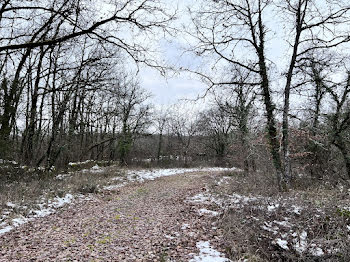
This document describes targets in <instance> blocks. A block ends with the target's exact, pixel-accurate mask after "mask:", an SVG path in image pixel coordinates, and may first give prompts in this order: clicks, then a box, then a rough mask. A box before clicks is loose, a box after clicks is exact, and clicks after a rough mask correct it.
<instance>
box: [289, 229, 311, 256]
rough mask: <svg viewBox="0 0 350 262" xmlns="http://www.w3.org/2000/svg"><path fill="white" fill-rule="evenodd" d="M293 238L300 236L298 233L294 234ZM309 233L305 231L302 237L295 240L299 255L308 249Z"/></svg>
mask: <svg viewBox="0 0 350 262" xmlns="http://www.w3.org/2000/svg"><path fill="white" fill-rule="evenodd" d="M292 236H294V237H297V236H298V234H297V233H295V232H294V233H293V234H292ZM306 239H307V232H306V231H303V232H302V233H301V234H300V236H299V237H298V238H296V239H294V241H295V242H296V243H295V250H296V251H297V252H298V253H303V252H304V251H305V250H306V248H307V240H306Z"/></svg>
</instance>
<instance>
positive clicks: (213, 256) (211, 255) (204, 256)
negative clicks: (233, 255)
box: [189, 241, 231, 262]
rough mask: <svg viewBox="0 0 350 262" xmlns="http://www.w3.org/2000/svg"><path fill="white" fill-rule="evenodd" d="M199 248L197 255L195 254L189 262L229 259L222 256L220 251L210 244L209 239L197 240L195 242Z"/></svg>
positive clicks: (211, 261)
mask: <svg viewBox="0 0 350 262" xmlns="http://www.w3.org/2000/svg"><path fill="white" fill-rule="evenodd" d="M196 246H197V248H198V249H199V255H198V256H195V257H194V258H193V259H191V260H190V261H189V262H200V261H201V262H229V261H231V260H230V259H227V258H225V257H224V255H223V254H222V253H220V252H219V251H217V250H215V249H214V248H212V247H211V246H210V242H209V241H199V242H197V244H196Z"/></svg>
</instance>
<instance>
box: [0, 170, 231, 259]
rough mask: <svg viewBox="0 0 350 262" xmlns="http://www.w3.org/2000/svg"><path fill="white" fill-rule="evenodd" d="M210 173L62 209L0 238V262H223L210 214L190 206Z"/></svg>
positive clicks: (129, 188) (202, 206) (131, 187)
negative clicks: (191, 261)
mask: <svg viewBox="0 0 350 262" xmlns="http://www.w3.org/2000/svg"><path fill="white" fill-rule="evenodd" d="M217 173H218V172H190V173H185V174H180V175H173V176H167V177H161V178H158V179H156V180H152V181H145V182H134V183H131V184H127V185H125V186H123V187H119V188H118V187H116V188H115V189H112V190H108V191H103V192H101V193H99V194H96V195H94V197H91V198H90V199H89V200H84V201H77V202H76V203H73V204H71V205H66V206H64V207H61V208H60V210H59V211H58V212H56V213H54V214H51V215H49V216H46V217H43V218H37V219H35V220H32V221H29V222H28V223H25V224H24V225H22V226H19V227H16V228H15V229H13V230H11V231H10V232H8V233H6V234H4V235H2V236H0V247H1V248H0V261H189V260H190V259H193V261H206V260H205V259H209V260H207V261H226V259H224V258H223V257H224V255H223V254H221V253H220V252H223V251H224V250H222V249H221V248H220V247H222V246H223V245H222V243H221V242H220V241H221V239H222V238H221V237H220V236H222V231H221V230H220V229H218V228H217V227H216V225H215V220H216V219H215V218H214V217H215V215H216V212H215V209H217V207H216V206H215V204H208V203H201V202H198V201H195V200H194V201H191V197H193V196H194V195H197V194H199V193H201V192H205V191H206V190H207V188H208V186H209V185H210V184H212V183H213V181H215V174H217ZM209 209H210V210H209ZM211 209H212V210H211ZM203 259H204V260H203Z"/></svg>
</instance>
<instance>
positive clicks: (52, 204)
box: [0, 194, 74, 236]
mask: <svg viewBox="0 0 350 262" xmlns="http://www.w3.org/2000/svg"><path fill="white" fill-rule="evenodd" d="M73 199H74V197H73V195H71V194H66V195H65V196H64V197H55V198H54V199H52V200H49V201H48V203H47V204H44V203H40V204H38V206H39V209H36V210H30V211H29V214H30V215H29V216H28V217H23V216H19V217H16V218H13V219H11V220H10V221H9V222H10V224H9V223H6V222H2V223H1V224H0V236H1V235H3V234H5V233H7V232H10V231H11V230H12V229H14V228H15V227H18V226H20V225H23V224H25V223H27V222H29V221H32V220H34V219H35V218H39V217H45V216H48V215H50V214H52V213H54V212H55V209H57V208H59V207H62V206H64V205H66V204H69V203H71V202H72V201H73ZM6 205H7V206H8V207H10V208H21V206H18V205H15V204H13V203H11V202H8V203H7V204H6ZM22 208H26V207H25V206H22ZM6 213H9V212H5V214H6ZM3 214H4V212H3ZM5 218H6V215H3V216H2V220H3V219H5Z"/></svg>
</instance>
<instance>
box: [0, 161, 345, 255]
mask: <svg viewBox="0 0 350 262" xmlns="http://www.w3.org/2000/svg"><path fill="white" fill-rule="evenodd" d="M40 181H42V180H40ZM24 188H29V189H31V190H27V191H30V192H27V191H24ZM34 188H41V189H40V190H41V191H40V190H38V192H36V191H35V190H33V189H34ZM44 189H45V190H44ZM43 190H44V191H43ZM43 192H44V193H43ZM59 192H61V193H60V194H61V196H60V197H59V196H57V194H58V193H59ZM20 196H21V197H22V202H21V201H20V198H21V197H20ZM44 196H45V197H49V199H48V200H46V204H43V203H44V202H43V201H44V200H43V199H44V198H45V197H44ZM52 196H56V197H54V198H52ZM24 198H25V199H26V202H24V201H23V199H24ZM30 199H37V200H38V199H39V201H36V202H35V200H31V202H32V204H25V203H29V202H30V201H29V200H30ZM0 200H1V201H0V205H1V206H2V207H3V208H2V218H1V219H2V222H1V221H0V222H1V223H0V261H160V262H166V261H169V262H171V261H180V262H182V261H189V262H196V261H204V262H205V261H207V262H224V261H241V262H243V261H244V262H246V261H247V262H248V261H350V190H349V189H348V188H346V187H344V186H343V185H342V184H334V183H333V184H332V183H329V182H327V181H318V182H317V181H315V180H313V179H311V178H308V177H307V176H300V177H299V178H297V179H296V181H295V184H294V185H293V189H291V190H290V191H288V192H283V193H282V192H279V191H278V190H277V186H276V183H275V181H274V179H273V177H272V176H271V175H266V174H262V173H259V172H257V173H250V174H245V173H244V172H242V171H240V170H237V169H235V168H231V169H221V168H204V169H200V168H194V169H153V170H150V169H144V170H142V169H141V170H140V169H136V170H121V169H120V168H118V167H116V166H114V167H113V166H112V167H105V168H101V167H99V166H98V165H94V166H92V167H91V168H90V169H84V170H80V171H74V172H73V171H72V172H69V173H68V174H59V175H54V176H51V178H50V179H47V181H46V182H45V181H42V182H40V183H38V181H37V180H35V179H34V180H33V181H32V180H30V181H29V180H28V181H22V182H19V183H18V182H16V183H14V184H12V183H8V186H3V187H2V191H1V192H0ZM35 203H36V204H35ZM38 207H39V208H40V209H35V208H38ZM29 210H32V211H29ZM0 211H1V210H0ZM0 215H1V213H0ZM1 226H2V227H1ZM228 258H230V259H231V260H229V259H228Z"/></svg>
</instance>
